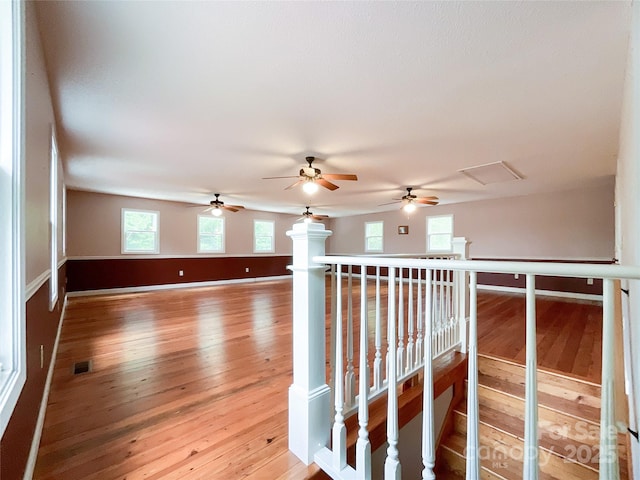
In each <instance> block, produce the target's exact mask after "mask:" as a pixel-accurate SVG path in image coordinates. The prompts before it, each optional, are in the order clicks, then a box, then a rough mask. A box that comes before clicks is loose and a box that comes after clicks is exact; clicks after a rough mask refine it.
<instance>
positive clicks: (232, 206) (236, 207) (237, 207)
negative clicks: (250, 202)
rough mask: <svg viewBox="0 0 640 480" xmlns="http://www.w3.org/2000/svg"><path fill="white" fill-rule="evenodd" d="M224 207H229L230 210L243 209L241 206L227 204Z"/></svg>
mask: <svg viewBox="0 0 640 480" xmlns="http://www.w3.org/2000/svg"><path fill="white" fill-rule="evenodd" d="M225 207H231V208H235V209H236V210H243V209H244V207H243V206H242V205H229V204H225Z"/></svg>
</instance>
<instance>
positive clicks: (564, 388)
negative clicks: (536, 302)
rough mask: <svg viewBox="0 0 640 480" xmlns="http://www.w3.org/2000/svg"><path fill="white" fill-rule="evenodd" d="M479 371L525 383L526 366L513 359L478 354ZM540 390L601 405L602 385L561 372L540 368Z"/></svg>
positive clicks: (538, 373) (538, 374) (538, 372)
mask: <svg viewBox="0 0 640 480" xmlns="http://www.w3.org/2000/svg"><path fill="white" fill-rule="evenodd" d="M478 369H479V372H480V373H482V374H485V375H489V376H493V377H498V378H501V379H503V380H507V381H511V382H513V383H519V384H522V385H524V378H525V371H526V366H525V365H522V364H520V363H515V362H513V361H509V360H504V359H500V358H497V357H491V356H488V355H483V354H479V355H478ZM537 381H538V391H541V392H545V393H548V394H551V395H554V396H556V397H561V398H565V399H566V400H570V401H572V402H579V403H581V404H584V405H590V406H592V407H596V408H599V407H600V396H601V395H600V394H601V388H600V385H598V384H596V383H593V382H590V381H587V380H585V379H581V378H576V377H574V376H570V375H567V374H563V373H561V372H553V371H548V370H544V369H542V368H538V370H537Z"/></svg>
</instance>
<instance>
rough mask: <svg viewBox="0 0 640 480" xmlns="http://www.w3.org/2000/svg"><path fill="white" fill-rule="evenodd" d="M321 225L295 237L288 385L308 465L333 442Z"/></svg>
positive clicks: (292, 430) (292, 421)
mask: <svg viewBox="0 0 640 480" xmlns="http://www.w3.org/2000/svg"><path fill="white" fill-rule="evenodd" d="M331 233H332V232H331V231H330V230H325V228H324V225H323V224H321V223H297V224H295V225H293V230H289V231H288V232H287V236H289V237H291V239H292V240H293V265H291V266H290V267H288V268H289V269H290V270H291V271H292V272H293V383H292V385H291V386H290V387H289V450H291V451H292V452H293V453H294V454H295V455H296V456H297V457H298V458H300V460H302V461H303V462H305V463H306V464H307V465H309V464H311V463H312V462H313V456H314V454H315V453H316V452H317V451H318V450H319V449H321V448H322V447H325V446H326V445H327V443H328V441H329V432H330V430H331V425H330V418H331V417H330V405H331V391H330V390H329V386H328V385H327V380H326V374H325V358H326V357H325V342H326V339H325V270H326V268H325V266H324V265H319V264H316V263H314V262H313V260H312V259H313V257H315V256H319V255H324V254H325V241H326V239H327V237H329V236H330V235H331Z"/></svg>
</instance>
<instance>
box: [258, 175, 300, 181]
mask: <svg viewBox="0 0 640 480" xmlns="http://www.w3.org/2000/svg"><path fill="white" fill-rule="evenodd" d="M276 178H298V175H287V176H286V177H262V180H274V179H276Z"/></svg>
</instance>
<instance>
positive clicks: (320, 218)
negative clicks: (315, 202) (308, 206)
mask: <svg viewBox="0 0 640 480" xmlns="http://www.w3.org/2000/svg"><path fill="white" fill-rule="evenodd" d="M311 218H313V219H314V220H323V219H325V218H329V215H311Z"/></svg>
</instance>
